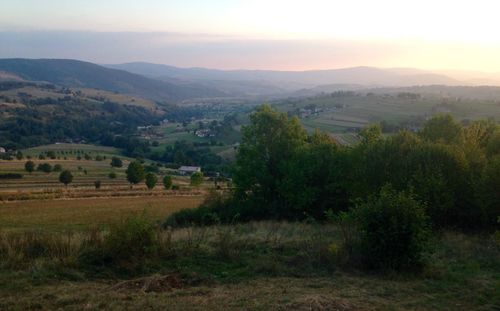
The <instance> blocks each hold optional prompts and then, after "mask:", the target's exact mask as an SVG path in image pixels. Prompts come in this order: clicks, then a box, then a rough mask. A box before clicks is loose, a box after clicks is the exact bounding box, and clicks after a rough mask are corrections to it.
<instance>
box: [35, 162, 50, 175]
mask: <svg viewBox="0 0 500 311" xmlns="http://www.w3.org/2000/svg"><path fill="white" fill-rule="evenodd" d="M36 170H37V171H41V172H44V173H50V172H52V165H50V164H49V163H41V164H38V166H37V167H36Z"/></svg>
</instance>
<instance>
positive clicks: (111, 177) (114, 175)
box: [108, 172, 116, 179]
mask: <svg viewBox="0 0 500 311" xmlns="http://www.w3.org/2000/svg"><path fill="white" fill-rule="evenodd" d="M108 178H109V179H115V178H116V173H115V172H111V173H109V174H108Z"/></svg>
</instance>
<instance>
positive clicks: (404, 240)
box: [353, 185, 428, 270]
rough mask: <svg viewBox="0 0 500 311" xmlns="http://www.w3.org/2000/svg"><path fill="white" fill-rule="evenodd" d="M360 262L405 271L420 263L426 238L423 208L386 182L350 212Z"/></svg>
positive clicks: (380, 267) (374, 267)
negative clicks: (353, 221)
mask: <svg viewBox="0 0 500 311" xmlns="http://www.w3.org/2000/svg"><path fill="white" fill-rule="evenodd" d="M353 213H354V215H355V217H356V221H357V226H358V228H359V236H360V242H359V243H360V244H359V247H360V251H361V256H362V261H363V263H364V264H365V265H366V267H368V268H372V269H394V270H407V269H415V268H419V267H421V265H422V253H423V251H424V250H425V246H426V239H427V233H428V231H427V217H426V215H425V212H424V207H423V206H422V205H421V204H420V203H419V202H418V201H416V200H415V199H414V198H413V197H412V195H411V194H408V193H405V192H397V191H396V190H394V189H393V188H392V187H391V186H390V185H386V186H384V187H383V188H382V190H381V191H380V195H379V196H371V197H370V198H369V199H368V200H367V201H365V202H363V203H361V204H359V205H358V206H357V207H356V208H355V210H354V211H353Z"/></svg>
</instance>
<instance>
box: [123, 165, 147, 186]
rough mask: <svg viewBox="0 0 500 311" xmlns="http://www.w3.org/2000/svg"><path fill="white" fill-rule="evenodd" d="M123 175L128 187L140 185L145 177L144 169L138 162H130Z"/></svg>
mask: <svg viewBox="0 0 500 311" xmlns="http://www.w3.org/2000/svg"><path fill="white" fill-rule="evenodd" d="M125 173H126V174H127V180H128V182H129V183H130V186H132V185H136V184H138V183H140V182H141V181H143V180H144V177H145V173H144V167H143V166H142V164H141V162H139V161H132V162H130V164H129V165H128V167H127V170H126V171H125Z"/></svg>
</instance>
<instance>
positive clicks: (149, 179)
mask: <svg viewBox="0 0 500 311" xmlns="http://www.w3.org/2000/svg"><path fill="white" fill-rule="evenodd" d="M157 182H158V178H157V177H156V175H155V174H153V173H147V174H146V187H148V189H149V190H152V189H153V188H154V187H155V186H156V183H157Z"/></svg>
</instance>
